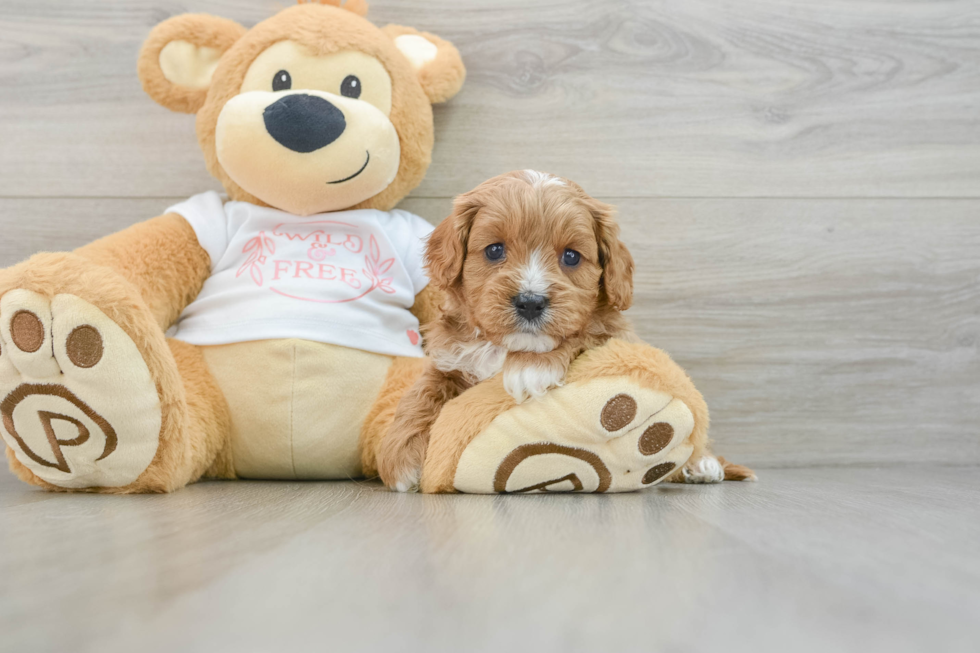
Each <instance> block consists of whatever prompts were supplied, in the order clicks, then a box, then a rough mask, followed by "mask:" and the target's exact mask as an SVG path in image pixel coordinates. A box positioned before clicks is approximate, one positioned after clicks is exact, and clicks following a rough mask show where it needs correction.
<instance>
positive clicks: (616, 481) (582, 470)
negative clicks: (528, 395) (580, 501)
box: [454, 377, 694, 493]
mask: <svg viewBox="0 0 980 653" xmlns="http://www.w3.org/2000/svg"><path fill="white" fill-rule="evenodd" d="M693 430H694V416H693V415H692V414H691V411H690V409H689V408H688V407H687V405H686V404H684V403H683V402H681V401H680V400H678V399H674V398H673V397H671V396H670V395H668V394H665V393H663V392H657V391H654V390H650V389H648V388H646V387H644V386H641V385H639V384H637V383H636V382H635V381H633V380H631V379H627V378H620V377H616V378H603V379H596V380H593V381H589V382H584V383H572V384H569V385H566V386H564V387H562V388H557V389H555V390H552V391H551V392H549V393H548V395H547V396H546V397H544V399H542V400H540V401H536V402H530V403H526V404H521V405H520V406H517V407H515V408H512V409H511V410H509V411H507V412H506V413H503V414H502V415H500V416H498V417H497V418H496V419H495V420H494V421H493V422H492V423H491V424H490V426H489V427H488V428H487V429H486V430H484V431H483V432H482V433H481V434H480V435H478V436H477V437H476V438H475V439H474V440H473V441H472V442H471V443H470V444H469V445H468V446H467V448H466V450H465V451H464V452H463V455H462V457H461V458H460V461H459V464H458V465H457V469H456V476H455V480H454V486H455V488H456V489H457V490H458V491H460V492H471V493H491V492H496V493H503V492H506V493H531V492H628V491H632V490H638V489H641V488H644V487H649V486H651V485H655V484H656V483H659V482H660V481H662V480H663V479H664V478H666V477H667V476H669V475H670V474H671V473H672V472H673V471H674V470H676V469H678V468H679V467H681V466H682V465H684V463H685V462H687V460H688V458H690V456H691V453H692V451H693V449H694V448H693V446H691V444H690V443H689V442H688V436H690V434H691V432H692V431H693Z"/></svg>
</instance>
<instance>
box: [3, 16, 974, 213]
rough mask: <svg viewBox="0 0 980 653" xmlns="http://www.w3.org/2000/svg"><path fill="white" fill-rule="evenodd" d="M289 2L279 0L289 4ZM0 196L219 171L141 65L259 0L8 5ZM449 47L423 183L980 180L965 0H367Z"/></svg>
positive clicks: (875, 191) (847, 190) (624, 191)
mask: <svg viewBox="0 0 980 653" xmlns="http://www.w3.org/2000/svg"><path fill="white" fill-rule="evenodd" d="M285 4H288V3H285ZM0 6H2V7H3V11H2V12H0V43H2V46H0V84H2V86H3V88H4V90H5V92H4V93H3V94H0V112H2V116H3V117H2V120H0V143H3V147H2V148H0V195H2V196H45V197H46V196H52V195H59V196H86V197H93V196H113V197H143V196H168V197H169V196H187V195H190V194H192V193H194V192H198V191H200V190H201V189H202V188H204V187H214V186H215V184H214V182H213V181H211V180H210V178H209V177H208V175H207V173H206V172H205V169H204V165H203V163H202V160H201V156H200V153H199V151H198V148H197V144H196V141H195V137H194V130H193V118H192V117H190V116H183V115H174V114H169V113H168V112H167V111H165V110H164V109H162V108H160V107H157V106H156V105H154V104H153V102H152V101H151V100H150V99H149V98H147V97H145V96H144V95H143V93H142V91H141V89H140V86H139V82H138V80H137V78H136V72H135V60H136V54H137V51H138V48H139V45H140V43H141V41H142V39H143V38H144V37H145V35H146V34H147V32H148V31H149V30H150V28H151V27H152V26H153V25H154V24H155V23H157V22H159V21H160V20H163V19H164V18H167V17H169V16H172V15H174V14H177V13H181V12H185V11H195V12H210V13H216V14H220V15H224V16H227V17H230V18H234V19H236V20H239V21H241V22H243V23H244V24H253V23H255V22H257V21H259V20H261V19H263V18H265V17H267V16H269V15H271V14H272V13H273V12H274V11H275V10H276V9H277V7H279V6H282V4H281V3H278V2H273V1H271V0H257V1H255V2H249V3H242V2H237V1H232V0H193V1H179V2H178V1H175V0H157V1H154V2H146V1H145V0H99V1H98V2H93V1H92V0H34V1H32V2H13V1H11V0H7V1H5V2H3V3H2V4H0ZM371 16H372V18H373V19H374V20H375V21H376V22H378V23H379V24H384V23H387V22H397V23H404V24H410V25H413V26H417V27H419V28H422V29H426V30H429V31H433V32H436V33H438V34H441V35H442V36H444V37H446V38H448V39H451V40H453V41H454V42H456V43H457V44H458V45H459V46H460V48H461V50H462V54H463V57H464V59H465V61H466V63H467V66H468V68H469V80H468V82H467V85H466V86H465V87H464V90H463V92H462V94H461V95H460V96H459V97H458V98H457V99H456V100H454V101H453V102H451V103H450V104H449V105H446V106H442V107H439V108H438V110H437V112H436V123H437V143H438V145H437V149H436V152H435V156H434V160H435V162H434V164H433V167H432V169H431V172H430V174H429V176H428V178H427V179H426V181H425V182H424V183H423V185H422V186H421V187H420V188H419V189H418V191H417V193H416V194H417V196H421V197H449V196H452V195H454V194H456V193H458V192H461V191H463V190H465V189H467V188H470V187H472V186H475V185H476V184H477V183H479V182H481V181H483V180H484V179H486V178H488V177H490V176H493V175H495V174H498V173H500V172H504V171H506V170H510V169H514V168H525V167H532V168H538V169H543V170H549V171H552V172H556V173H560V174H563V175H565V176H568V177H571V178H574V179H576V180H577V181H579V182H581V183H582V184H583V185H584V186H585V187H586V188H589V189H590V190H591V191H592V192H594V193H595V194H598V195H606V196H617V197H652V196H660V197H664V196H686V197H694V196H697V197H703V196H711V197H719V196H738V197H757V196H781V197H785V196H820V197H838V196H875V197H883V196H891V197H904V196H916V197H977V196H978V194H980V183H978V181H980V83H978V82H980V5H978V4H977V3H976V2H974V1H973V0H918V1H903V2H880V1H877V0H860V1H856V0H826V1H822V2H812V1H809V0H807V1H802V0H793V1H791V2H787V1H785V0H752V1H751V2H737V3H735V2H721V1H719V0H690V1H688V2H666V1H640V0H609V1H605V2H596V1H595V0H561V1H557V0H540V1H538V2H526V1H525V0H505V1H503V2H501V1H498V0H467V1H466V2H460V1H458V0H424V1H423V0H408V1H405V0H399V1H398V2H395V1H394V0H375V1H374V2H372V13H371Z"/></svg>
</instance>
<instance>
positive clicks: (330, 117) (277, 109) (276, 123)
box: [262, 93, 347, 154]
mask: <svg viewBox="0 0 980 653" xmlns="http://www.w3.org/2000/svg"><path fill="white" fill-rule="evenodd" d="M262 117H263V119H264V120H265V129H266V131H267V132H269V135H270V136H272V137H273V138H274V139H276V141H277V142H278V143H279V144H280V145H282V146H283V147H288V148H289V149H291V150H292V151H293V152H302V153H304V154H306V153H309V152H315V151H316V150H319V149H320V148H321V147H326V146H327V145H330V144H331V143H333V142H334V141H335V140H337V139H338V138H340V135H341V134H343V133H344V130H345V129H347V120H345V119H344V112H343V111H341V110H340V109H338V108H337V107H335V106H334V105H332V104H330V102H328V101H327V100H324V99H323V98H322V97H317V96H315V95H306V94H305V93H299V94H296V95H287V96H286V97H284V98H282V99H281V100H279V101H277V102H273V103H272V104H270V105H269V106H267V107H266V108H265V112H264V113H263V114H262Z"/></svg>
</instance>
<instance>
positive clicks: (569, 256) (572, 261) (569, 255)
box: [561, 249, 582, 268]
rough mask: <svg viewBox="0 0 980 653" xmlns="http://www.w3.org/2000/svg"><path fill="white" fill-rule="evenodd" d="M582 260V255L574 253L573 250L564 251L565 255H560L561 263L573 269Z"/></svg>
mask: <svg viewBox="0 0 980 653" xmlns="http://www.w3.org/2000/svg"><path fill="white" fill-rule="evenodd" d="M581 260H582V255H581V254H579V253H578V252H576V251H575V250H574V249H566V250H565V253H564V254H562V255H561V262H562V264H563V265H566V266H568V267H570V268H574V267H575V266H576V265H578V264H579V262H580V261H581Z"/></svg>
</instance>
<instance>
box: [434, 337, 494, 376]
mask: <svg viewBox="0 0 980 653" xmlns="http://www.w3.org/2000/svg"><path fill="white" fill-rule="evenodd" d="M431 356H432V360H433V362H434V363H435V365H436V369H438V370H439V371H440V372H454V371H455V372H462V373H464V374H467V375H469V376H471V377H473V378H475V379H476V380H477V382H479V381H485V380H486V379H489V378H490V377H491V376H493V375H494V374H496V373H497V372H499V371H500V370H501V369H502V368H503V366H504V358H506V356H507V350H506V349H504V348H503V347H498V346H497V345H495V344H493V343H492V342H488V341H486V340H474V341H469V342H464V343H456V344H454V345H453V346H452V347H449V348H447V349H442V350H439V351H436V352H432V354H431Z"/></svg>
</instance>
